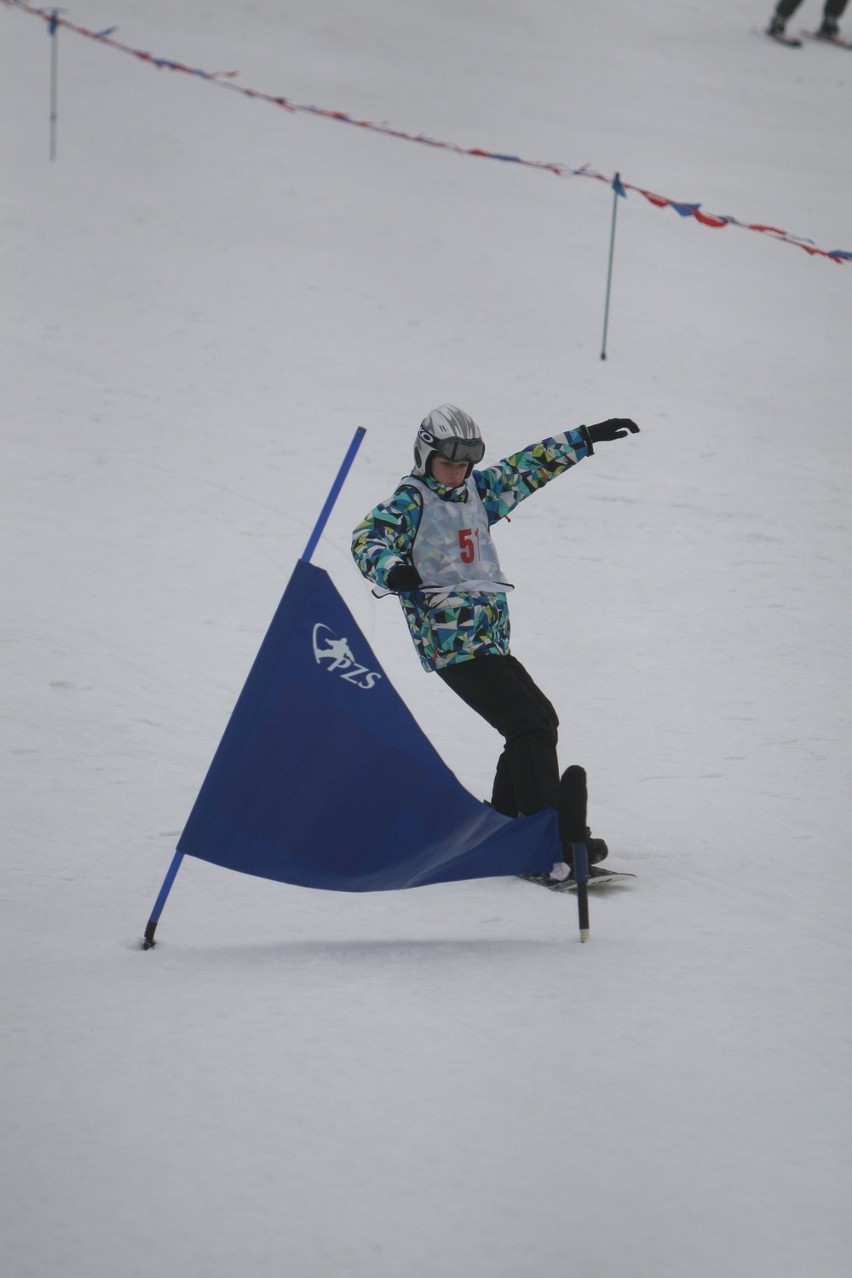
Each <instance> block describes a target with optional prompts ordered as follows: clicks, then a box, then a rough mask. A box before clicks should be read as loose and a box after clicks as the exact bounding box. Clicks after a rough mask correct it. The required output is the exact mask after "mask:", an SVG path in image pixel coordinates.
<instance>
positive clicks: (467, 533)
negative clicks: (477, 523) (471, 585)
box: [459, 528, 476, 564]
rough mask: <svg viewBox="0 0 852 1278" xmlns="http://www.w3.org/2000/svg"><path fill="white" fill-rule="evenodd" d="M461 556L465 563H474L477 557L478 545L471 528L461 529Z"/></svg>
mask: <svg viewBox="0 0 852 1278" xmlns="http://www.w3.org/2000/svg"><path fill="white" fill-rule="evenodd" d="M459 558H460V559H461V561H462V563H463V564H472V563H473V561H474V559H475V558H476V546H475V545H474V541H473V530H472V529H471V528H460V529H459Z"/></svg>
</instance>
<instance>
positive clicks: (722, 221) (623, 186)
mask: <svg viewBox="0 0 852 1278" xmlns="http://www.w3.org/2000/svg"><path fill="white" fill-rule="evenodd" d="M0 3H2V4H4V5H5V6H6V7H7V8H9V9H20V10H21V11H22V12H24V13H27V14H29V15H30V16H31V17H34V18H40V19H41V20H42V21H43V22H45V23H47V24H48V29H49V32H50V34H51V35H54V36H55V33H56V30H57V28H58V27H65V28H66V29H67V30H68V31H72V32H73V33H74V34H75V35H79V36H84V37H85V38H86V39H89V40H96V41H97V42H98V43H99V44H103V45H108V46H109V47H110V48H111V49H116V50H118V52H120V53H125V54H128V55H129V56H131V57H134V58H137V59H139V60H140V61H141V62H145V63H148V64H149V65H150V66H153V67H156V68H157V69H158V70H161V71H163V70H164V71H177V72H180V73H182V74H185V75H193V76H196V77H198V78H199V79H202V80H207V81H209V82H210V83H211V84H215V85H217V86H218V87H219V88H221V89H230V90H231V91H232V92H234V93H239V94H242V96H243V97H247V98H254V99H257V100H258V101H262V102H269V103H271V104H272V105H273V106H277V107H281V108H283V109H284V110H285V111H291V112H304V113H307V114H310V115H316V116H320V117H322V118H323V119H326V120H334V121H337V123H339V124H349V125H352V126H354V127H355V128H359V129H366V130H368V131H370V132H372V133H380V134H383V135H384V136H385V137H390V138H396V139H398V140H399V141H402V142H417V143H420V145H422V146H430V147H434V148H437V149H439V150H442V151H450V152H452V153H454V154H456V155H465V156H471V157H473V158H475V159H484V160H500V161H501V162H502V163H504V164H518V165H521V166H522V167H524V168H529V169H538V170H540V171H541V172H544V173H553V174H555V175H556V177H562V178H566V177H582V178H591V179H593V180H594V181H596V182H605V183H606V184H607V186H610V187H612V188H613V190H615V192H616V194H617V195H620V196H623V197H624V198H627V193H628V191H635V192H636V193H637V194H638V195H641V196H642V197H643V198H644V199H646V200H647V201H648V203H649V204H652V205H653V206H654V207H655V208H660V209H673V210H674V211H675V213H677V214H678V215H679V216H680V217H684V218H687V217H689V218H692V219H693V220H694V221H695V222H698V223H699V225H701V226H707V227H711V228H714V229H721V228H723V227H726V226H736V227H739V228H740V229H741V230H745V231H757V232H759V233H760V234H762V235H768V236H769V237H770V238H772V239H775V240H779V241H781V242H782V243H785V244H794V245H796V246H797V247H798V248H800V249H804V251H805V252H806V253H808V254H809V255H810V256H811V257H822V258H826V259H827V260H829V261H832V262H837V263H838V264H839V263H842V262H850V261H852V252H849V251H847V250H844V249H822V248H819V247H818V246H817V245H816V244H815V243H814V241H813V240H810V239H807V238H805V237H804V236H801V235H793V234H791V233H790V232H789V231H785V230H783V229H782V228H781V227H778V226H772V225H769V224H765V223H762V222H743V221H741V220H740V219H739V218H736V217H733V216H732V215H730V214H725V215H720V214H715V213H706V212H705V211H704V210H703V209H702V207H701V205H700V204H697V203H692V202H686V201H682V200H673V199H670V198H669V197H668V196H666V195H657V194H656V193H655V192H654V191H648V190H646V189H645V188H644V187H641V186H635V185H634V184H633V183H631V182H622V181H621V180H620V178H618V176H617V175H616V177H615V178H613V177H607V176H606V175H605V174H603V173H598V172H596V171H595V170H594V169H592V168H590V167H589V165H587V164H584V165H581V167H580V168H576V169H575V168H571V167H570V166H569V165H567V164H560V163H553V162H548V161H544V160H527V159H524V158H523V157H522V156H520V155H509V154H506V153H504V152H501V151H489V150H486V149H484V148H483V147H465V146H460V145H459V144H458V143H456V142H444V141H441V140H439V139H438V138H431V137H428V136H427V135H426V134H424V133H408V132H405V131H404V130H403V129H395V128H392V127H391V126H390V125H389V124H378V123H375V122H374V121H372V120H359V119H357V118H356V117H355V116H352V115H349V114H348V113H347V112H345V111H335V110H331V109H330V108H328V107H320V106H311V105H308V104H304V103H299V102H291V101H290V100H289V99H288V98H285V97H283V96H281V95H280V94H273V93H264V92H262V91H261V90H259V89H252V88H250V87H249V86H247V85H243V84H238V83H237V82H236V77H237V76H238V75H239V72H238V71H205V70H203V69H202V68H201V67H191V66H187V65H186V64H185V63H183V62H175V61H174V60H173V59H171V58H164V57H158V56H156V55H155V54H153V53H148V52H145V51H144V50H142V49H134V48H132V47H131V46H130V45H127V44H122V42H121V41H120V40H116V39H115V38H114V33H115V31H116V30H117V29H118V28H117V27H107V28H106V29H105V30H103V31H90V30H89V29H88V28H86V27H81V26H79V25H77V23H74V22H71V21H69V19H68V18H64V17H62V16H61V10H59V9H55V8H37V7H36V6H34V5H31V4H29V3H27V0H0Z"/></svg>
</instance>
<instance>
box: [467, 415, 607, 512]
mask: <svg viewBox="0 0 852 1278" xmlns="http://www.w3.org/2000/svg"><path fill="white" fill-rule="evenodd" d="M593 451H594V450H593V449H592V448H591V446H590V444H589V441H588V439H587V437H586V436H585V434H584V432H583V431H582V430H579V429H577V430H569V431H566V432H565V433H564V434H562V435H554V436H553V437H551V438H549V439H543V440H541V442H540V443H538V444H529V445H528V446H527V447H526V448H522V449H521V451H520V452H519V453H513V454H512V456H511V457H504V459H503V460H502V461H501V462H498V463H497V465H496V466H489V467H488V468H487V469H486V470H479V471H475V472H474V476H473V478H474V480H475V481H476V487H477V490H478V492H479V495H480V497H481V498H482V503H483V505H484V506H485V509H486V511H487V512H488V521H489V523H492V524H493V523H496V522H497V520H498V519H503V518H504V516H506V515H508V514H509V513H510V511H512V510H514V508H515V507H516V506H517V505H518V503H519V502H522V501H523V500H524V498H526V497H529V496H530V495H531V493H534V492H537V490H538V489H539V488H543V487H544V485H545V484H549V483H550V481H551V479H556V477H557V475H563V474H564V473H565V471H566V470H570V468H571V467H572V466H576V464H577V462H578V461H582V459H583V458H584V457H589V456H591V454H592V452H593Z"/></svg>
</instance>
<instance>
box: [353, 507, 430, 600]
mask: <svg viewBox="0 0 852 1278" xmlns="http://www.w3.org/2000/svg"><path fill="white" fill-rule="evenodd" d="M421 510H422V506H421V501H420V497H419V494H418V493H417V492H416V490H415V489H413V488H406V487H404V486H402V487H400V488H398V489H397V490H396V492H395V493H394V495H393V497H391V498H390V500H389V501H385V502H381V503H380V504H379V505H378V506H375V507H374V508H373V509H372V510H371V511H370V513H369V515H367V516H365V518H364V519H362V520H361V522H360V524H358V526H357V528H356V529H355V531H354V532H353V534H352V558H353V559H354V560H355V563H356V564H357V565H358V568H359V570H360V571H361V572H362V573H363V574H364V576H365V577H366V578H367V580H368V581H372V582H373V583H374V584H375V585H377V586H379V587H380V588H381V589H382V590H387V589H388V588H389V587H388V583H387V575H388V573H389V572H390V570H391V568H393V567H394V565H395V564H399V563H411V553H412V549H413V546H414V538H415V535H416V533H417V527H418V524H419V523H420V514H421Z"/></svg>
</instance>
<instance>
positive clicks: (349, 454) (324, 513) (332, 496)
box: [302, 426, 367, 563]
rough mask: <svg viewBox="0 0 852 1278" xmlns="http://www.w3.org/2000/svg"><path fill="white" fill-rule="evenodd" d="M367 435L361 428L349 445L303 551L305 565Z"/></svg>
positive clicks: (315, 546) (363, 427) (364, 427)
mask: <svg viewBox="0 0 852 1278" xmlns="http://www.w3.org/2000/svg"><path fill="white" fill-rule="evenodd" d="M366 433H367V428H366V426H359V427H358V429H357V430H356V431H355V434H354V435H353V436H352V443H351V444H350V445H349V448H348V449H347V450H346V456H345V457H344V458H343V461H342V462H341V463H340V470H339V471H338V472H337V478H336V479H335V481H334V483H333V484H332V485H331V489H330V491H329V494H328V496H327V497H326V499H325V505H324V506H323V508H322V510H321V511H320V514H319V519H318V520H317V522H316V525H315V527H314V531H313V532H312V533H311V535H310V537H309V538H308V544H307V546H305V549H304V550H303V551H302V559H304V561H305V563H310V561H311V555H312V554H313V553H314V551H315V550H316V548H317V543H318V542H319V539H320V537H321V536H322V534H323V530H324V528H325V526H326V524H327V523H328V517H329V515H330V514H331V511H332V508H333V506H334V503H335V502H336V501H337V498H338V497H339V496H340V490H341V488H342V487H343V483H344V480H345V479H346V476H347V475H348V474H349V470H350V468H351V466H352V463H353V462H354V460H355V454H356V453H357V451H358V449H359V448H360V447H361V440H362V439H363V438H364V436H365V435H366Z"/></svg>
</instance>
